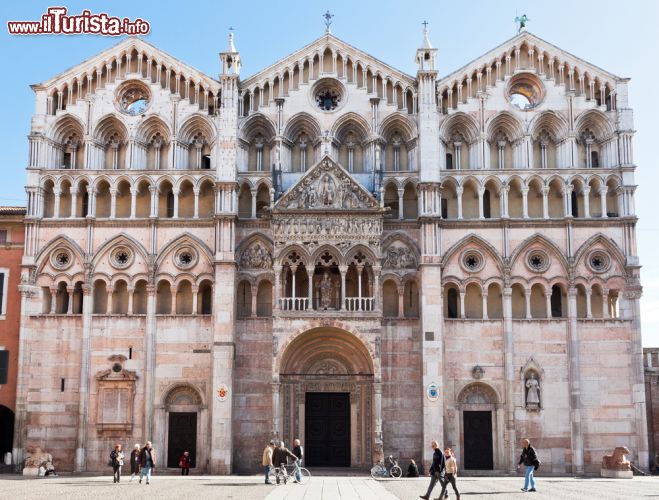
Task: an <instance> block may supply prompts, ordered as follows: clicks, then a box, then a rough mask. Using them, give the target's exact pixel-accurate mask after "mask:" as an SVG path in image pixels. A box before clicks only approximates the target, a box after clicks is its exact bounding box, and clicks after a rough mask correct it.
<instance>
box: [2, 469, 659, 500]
mask: <svg viewBox="0 0 659 500" xmlns="http://www.w3.org/2000/svg"><path fill="white" fill-rule="evenodd" d="M312 473H313V472H312ZM261 481H262V478H261V476H189V477H180V476H173V475H172V476H160V475H157V476H155V477H154V478H153V481H152V484H150V485H148V486H147V485H145V484H142V485H140V484H137V481H133V483H128V477H124V478H123V480H122V482H121V484H119V485H115V484H113V483H112V476H109V475H106V476H89V477H87V476H60V477H56V478H36V479H35V478H32V479H24V478H23V477H22V476H9V475H7V476H5V475H2V476H0V499H2V500H5V499H12V500H20V499H49V500H50V499H53V498H58V499H66V500H68V499H75V500H78V499H86V498H94V499H98V498H112V500H120V499H124V498H127V499H132V498H135V499H141V500H143V499H144V498H145V493H147V492H148V497H153V498H157V499H158V500H164V499H169V498H171V499H177V500H180V499H183V498H186V499H188V498H189V499H195V500H196V499H205V498H209V499H210V498H213V499H221V500H252V499H255V500H396V499H399V500H416V499H418V498H419V495H422V494H423V493H425V491H426V488H427V486H428V482H429V479H428V478H419V479H399V480H385V481H375V480H373V479H371V478H370V477H368V476H366V475H364V476H350V477H346V476H322V477H312V478H311V481H309V483H308V484H305V485H304V486H300V485H298V484H287V485H285V486H284V485H281V486H268V485H265V484H263V483H262V482H261ZM522 482H523V478H522V477H495V478H483V477H479V478H464V477H459V478H458V488H459V489H460V492H461V493H462V498H463V500H466V499H468V500H472V499H473V500H486V499H487V500H493V499H496V500H508V499H525V500H529V499H530V500H536V499H537V500H541V499H549V498H552V499H553V498H558V499H560V500H585V499H590V498H593V499H597V500H641V499H645V498H657V499H659V477H636V478H634V479H631V480H614V479H599V478H586V479H576V478H570V477H552V478H544V477H538V485H537V487H538V492H537V493H522V492H521V491H520V488H521V485H522ZM438 495H439V489H438V488H436V489H435V491H433V493H432V495H431V498H436V497H437V496H438ZM450 498H451V499H455V496H454V495H453V492H451V496H450Z"/></svg>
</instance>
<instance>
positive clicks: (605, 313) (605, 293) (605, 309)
mask: <svg viewBox="0 0 659 500" xmlns="http://www.w3.org/2000/svg"><path fill="white" fill-rule="evenodd" d="M602 317H604V318H610V317H611V311H610V309H609V289H608V288H603V289H602Z"/></svg>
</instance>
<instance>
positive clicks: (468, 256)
mask: <svg viewBox="0 0 659 500" xmlns="http://www.w3.org/2000/svg"><path fill="white" fill-rule="evenodd" d="M460 264H461V265H462V268H463V269H464V270H465V271H467V272H470V273H476V272H478V271H480V270H481V269H482V268H483V266H484V265H485V259H484V258H483V256H482V255H481V253H480V252H478V251H476V250H469V251H467V252H465V253H464V254H462V259H461V260H460Z"/></svg>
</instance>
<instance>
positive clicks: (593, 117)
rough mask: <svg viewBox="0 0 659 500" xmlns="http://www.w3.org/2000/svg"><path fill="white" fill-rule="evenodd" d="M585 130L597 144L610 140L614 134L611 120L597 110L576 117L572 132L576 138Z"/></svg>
mask: <svg viewBox="0 0 659 500" xmlns="http://www.w3.org/2000/svg"><path fill="white" fill-rule="evenodd" d="M586 129H588V130H590V131H592V132H593V134H595V138H596V139H597V141H599V142H601V141H605V140H607V139H610V138H611V137H612V136H613V134H614V127H613V125H612V124H611V120H609V118H608V117H607V116H606V115H605V114H604V113H603V112H602V111H599V110H597V109H589V110H588V111H584V112H583V113H580V114H579V115H578V116H577V118H576V120H575V122H574V130H575V132H576V134H577V137H579V136H581V135H582V134H583V133H584V132H585V131H586Z"/></svg>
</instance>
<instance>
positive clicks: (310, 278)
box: [307, 266, 315, 309]
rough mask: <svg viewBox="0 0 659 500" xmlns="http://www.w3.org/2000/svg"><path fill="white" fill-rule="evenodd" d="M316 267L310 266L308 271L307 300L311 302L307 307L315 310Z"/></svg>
mask: <svg viewBox="0 0 659 500" xmlns="http://www.w3.org/2000/svg"><path fill="white" fill-rule="evenodd" d="M314 270H315V269H314V267H313V266H309V268H308V269H307V283H308V286H307V299H308V300H309V304H308V305H307V308H308V309H313V274H314Z"/></svg>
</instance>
